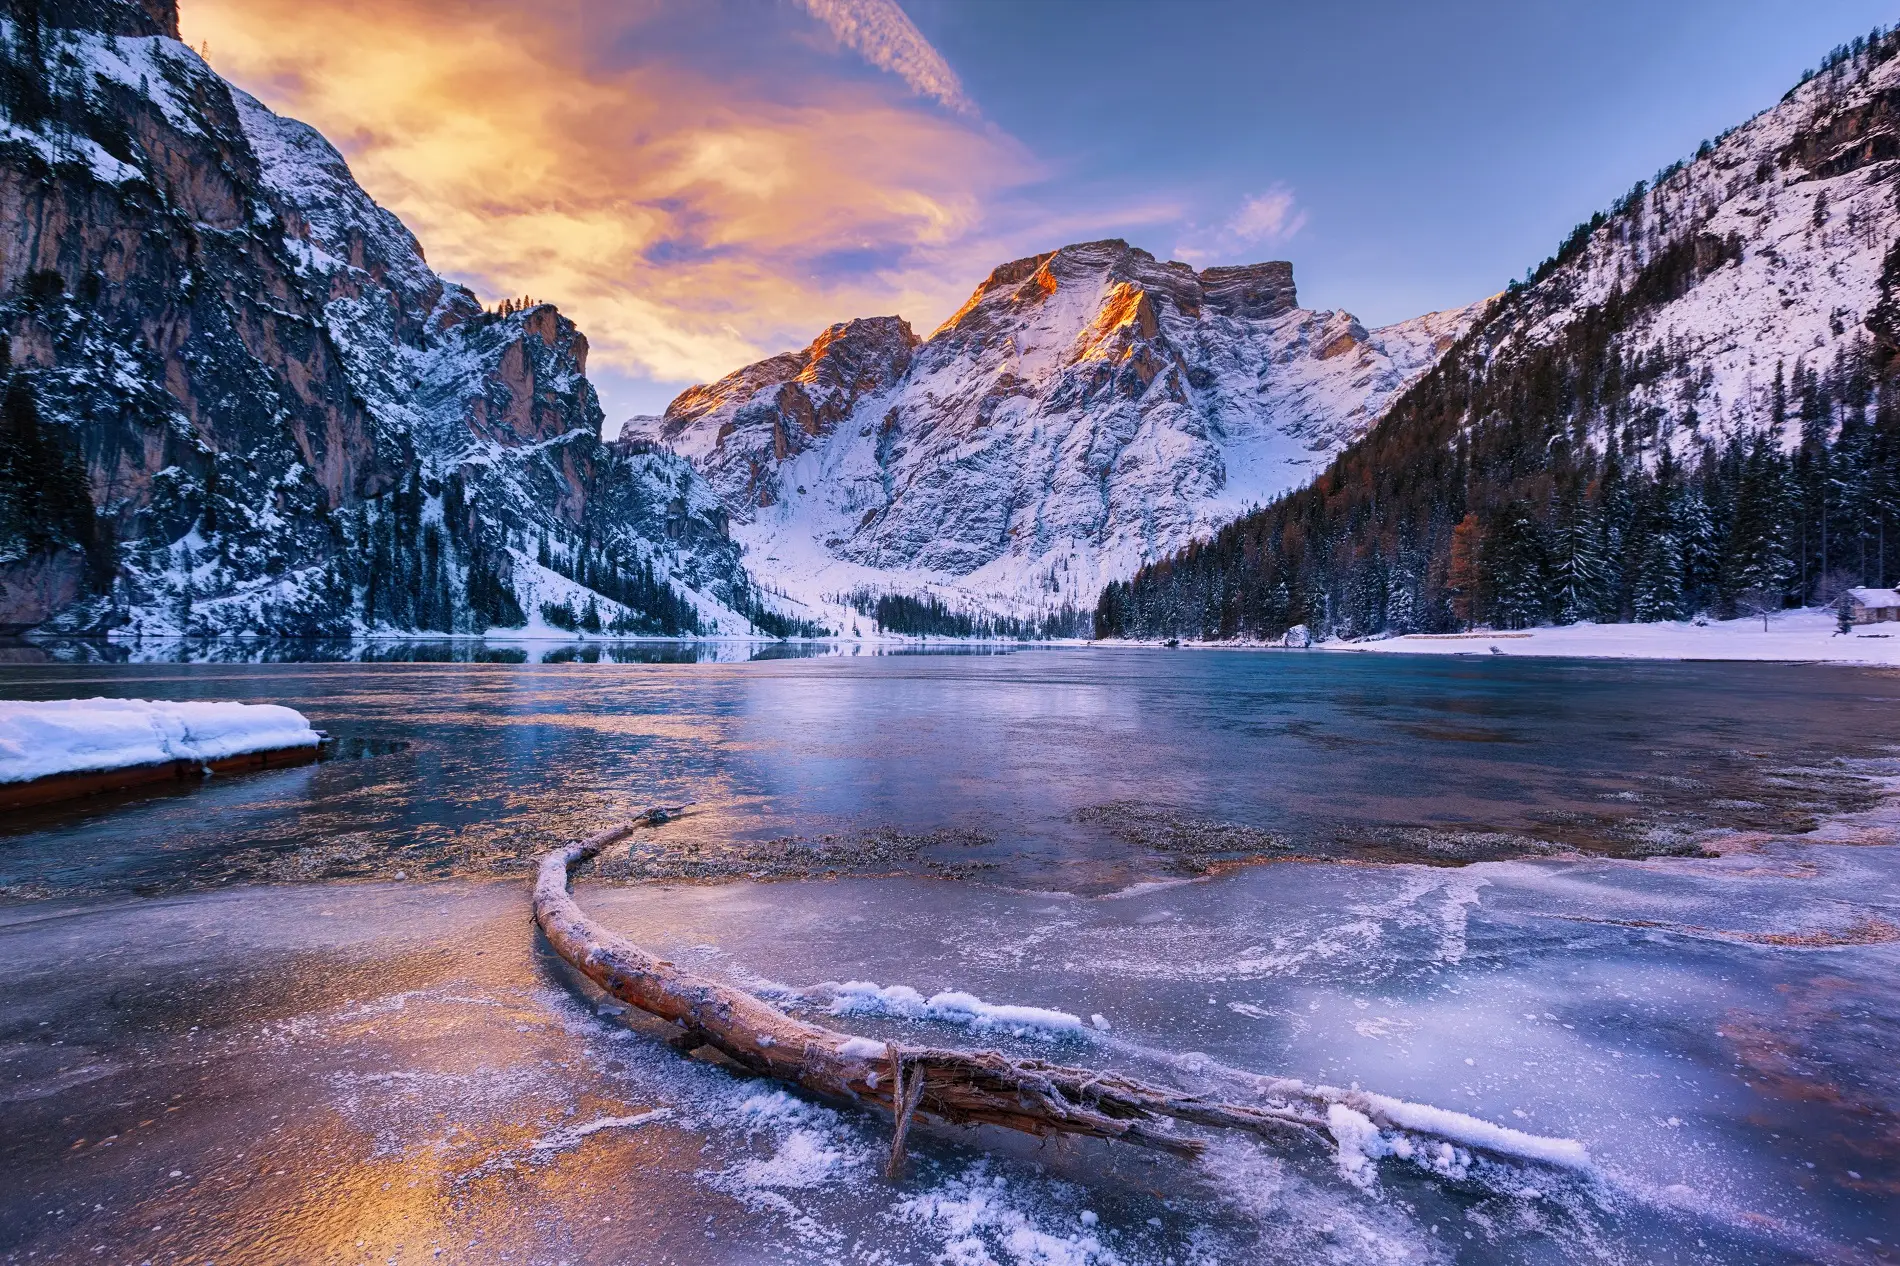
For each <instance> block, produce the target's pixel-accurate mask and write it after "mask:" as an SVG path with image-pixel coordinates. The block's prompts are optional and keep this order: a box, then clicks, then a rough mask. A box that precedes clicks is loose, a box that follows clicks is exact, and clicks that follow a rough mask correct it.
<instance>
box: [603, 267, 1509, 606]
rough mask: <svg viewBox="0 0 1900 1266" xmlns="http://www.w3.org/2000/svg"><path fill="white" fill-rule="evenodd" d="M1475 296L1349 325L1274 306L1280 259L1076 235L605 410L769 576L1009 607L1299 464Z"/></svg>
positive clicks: (1152, 543)
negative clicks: (1392, 319) (657, 402)
mask: <svg viewBox="0 0 1900 1266" xmlns="http://www.w3.org/2000/svg"><path fill="white" fill-rule="evenodd" d="M1473 315H1475V309H1464V310H1460V311H1457V312H1448V313H1440V314H1434V315H1432V316H1428V317H1423V318H1420V319H1418V320H1416V321H1411V322H1406V323H1404V324H1403V325H1397V326H1390V327H1386V328H1384V329H1378V330H1367V329H1366V328H1365V327H1364V326H1362V325H1361V324H1360V323H1359V322H1357V321H1356V320H1354V319H1353V317H1352V316H1351V315H1350V314H1347V313H1344V312H1316V311H1311V310H1308V309H1303V308H1301V307H1299V306H1298V300H1297V296H1296V294H1295V290H1294V284H1293V274H1292V267H1291V265H1289V264H1286V263H1266V264H1255V265H1249V266H1245V267H1235V268H1211V269H1208V270H1206V271H1204V272H1196V271H1195V270H1194V269H1192V268H1190V267H1188V266H1187V265H1185V264H1180V263H1164V262H1161V261H1158V260H1156V259H1155V258H1154V257H1153V256H1151V255H1149V254H1148V253H1147V252H1145V251H1141V250H1137V249H1135V248H1133V247H1130V246H1129V245H1128V244H1127V243H1125V242H1120V241H1108V242H1091V243H1086V244H1082V245H1076V246H1068V247H1064V248H1063V249H1061V250H1058V251H1053V252H1051V253H1049V254H1046V255H1038V256H1034V257H1032V258H1029V259H1021V260H1016V261H1014V262H1012V263H1008V264H1004V265H1003V266H1002V267H1000V268H998V269H996V271H995V272H993V273H991V274H990V276H989V277H988V278H987V279H985V280H984V282H983V283H982V284H981V285H980V286H978V287H977V288H976V291H975V293H973V294H972V295H971V296H970V299H969V301H968V302H967V303H965V304H964V305H963V307H962V308H961V309H959V310H958V312H957V313H956V314H955V315H954V316H952V317H951V318H950V319H949V320H948V321H947V322H945V323H944V325H943V326H942V328H940V329H939V330H937V331H936V332H935V333H933V334H932V335H931V336H930V337H929V338H928V339H924V340H921V341H920V340H919V339H918V338H917V337H916V336H915V335H914V334H913V333H912V332H911V330H910V328H909V327H908V326H907V325H906V324H905V323H904V322H903V321H901V320H899V319H897V318H895V317H882V318H874V319H870V320H860V321H852V322H848V323H845V324H843V325H837V326H833V327H832V328H831V329H829V330H827V331H825V332H824V333H823V334H822V335H820V336H819V338H818V339H817V340H816V341H814V342H813V343H812V345H811V346H810V347H808V348H806V349H805V350H804V351H802V352H795V353H788V354H786V355H782V356H776V357H773V358H772V359H770V360H766V361H761V362H760V363H758V364H756V365H751V366H748V367H747V368H745V369H742V370H740V371H738V372H737V373H735V374H732V375H730V376H729V377H727V378H725V379H723V380H721V381H720V382H718V383H715V384H713V385H711V386H707V387H695V388H693V389H692V390H690V391H688V392H686V393H684V394H683V395H681V396H680V397H679V398H678V399H677V400H675V401H674V402H673V404H672V405H671V406H669V408H668V409H667V411H666V413H665V414H664V415H663V416H662V417H659V418H643V419H635V420H633V422H631V423H630V424H629V426H628V429H627V430H626V431H625V432H624V433H626V434H632V435H641V436H646V437H649V438H652V439H654V440H657V441H659V442H662V443H665V444H667V445H669V446H671V447H672V448H674V449H675V450H676V451H678V452H679V453H680V454H681V455H683V456H685V457H687V458H688V459H689V460H690V461H692V463H693V464H694V465H695V467H697V468H698V469H699V470H700V471H701V472H702V473H703V474H704V475H706V477H707V478H708V479H709V480H710V481H711V483H712V484H713V486H714V487H715V488H717V489H718V491H719V493H720V495H721V496H722V497H723V498H724V500H725V503H726V505H727V507H728V508H729V509H730V510H731V512H732V514H733V517H734V519H735V523H736V526H735V534H736V535H738V536H739V537H740V539H742V540H743V541H745V542H746V544H747V546H748V549H749V554H748V563H749V564H750V565H751V566H752V567H754V568H755V569H756V570H757V571H759V572H760V573H761V574H762V575H764V576H766V577H769V578H770V579H771V580H772V581H773V582H774V583H776V584H778V585H780V586H782V587H783V588H784V589H785V590H786V591H787V592H789V593H791V594H793V595H794V596H796V597H799V598H802V599H804V600H806V601H808V602H813V603H820V602H821V601H822V599H823V598H824V597H825V596H826V595H837V594H842V593H847V592H851V591H854V590H857V589H860V588H867V587H868V588H873V589H879V590H901V589H915V588H919V587H922V586H925V585H932V586H943V587H945V588H947V589H949V590H950V591H951V594H952V596H953V598H956V599H960V600H962V601H966V602H968V603H969V604H971V605H975V606H981V607H985V608H987V609H990V610H993V611H999V612H1003V613H1008V614H1015V615H1032V614H1035V613H1037V612H1047V611H1052V610H1057V609H1060V608H1062V607H1064V606H1081V607H1090V606H1092V605H1093V603H1094V599H1095V595H1096V593H1097V592H1098V591H1099V590H1100V588H1101V585H1102V583H1103V582H1104V581H1105V580H1109V579H1114V578H1119V577H1124V576H1127V575H1129V574H1131V573H1132V572H1133V571H1134V570H1135V569H1136V568H1137V567H1139V566H1140V565H1141V564H1142V563H1143V562H1145V561H1148V560H1151V559H1153V558H1156V557H1159V556H1161V555H1163V554H1165V553H1167V552H1169V551H1172V550H1173V549H1175V548H1178V547H1179V546H1180V545H1182V544H1183V543H1185V542H1186V541H1187V540H1189V539H1190V538H1191V537H1192V536H1193V535H1194V534H1196V533H1197V532H1203V531H1206V530H1208V529H1209V528H1211V527H1212V526H1214V525H1216V524H1218V523H1220V522H1222V521H1224V520H1226V519H1229V518H1232V517H1233V516H1234V515H1236V514H1238V513H1240V512H1242V511H1243V510H1244V509H1245V508H1246V507H1248V506H1249V505H1251V504H1254V503H1257V502H1260V501H1262V500H1264V499H1266V498H1267V497H1270V496H1272V495H1273V494H1275V493H1277V492H1280V491H1282V490H1284V489H1286V488H1288V487H1290V486H1292V485H1293V484H1295V483H1297V482H1299V481H1301V480H1302V479H1304V478H1305V477H1306V476H1307V475H1308V474H1309V473H1310V472H1311V471H1312V470H1313V469H1315V468H1316V467H1317V465H1318V464H1320V463H1323V462H1324V461H1325V460H1326V459H1327V458H1328V457H1330V456H1331V455H1332V453H1334V452H1335V451H1336V450H1337V449H1338V448H1339V447H1340V446H1341V445H1343V444H1345V443H1346V442H1347V441H1349V440H1351V439H1353V438H1354V437H1356V436H1357V435H1359V434H1360V433H1361V432H1362V431H1364V429H1365V428H1366V427H1367V426H1368V425H1369V424H1370V423H1371V421H1372V419H1373V418H1375V417H1376V416H1377V415H1378V413H1379V411H1380V409H1381V408H1382V406H1383V405H1384V403H1385V402H1386V401H1387V400H1389V399H1390V398H1391V397H1392V396H1393V395H1394V394H1396V393H1397V392H1398V391H1400V390H1401V389H1403V388H1404V387H1405V386H1406V385H1407V384H1409V383H1410V382H1411V381H1412V380H1413V379H1414V378H1415V377H1416V376H1417V375H1418V374H1419V373H1420V372H1422V371H1423V370H1424V369H1425V368H1426V367H1428V366H1429V365H1430V364H1431V362H1432V361H1433V360H1434V359H1435V357H1436V356H1437V355H1438V353H1439V352H1441V351H1442V350H1443V349H1444V348H1445V347H1448V346H1449V345H1450V344H1451V342H1452V341H1453V340H1454V339H1456V338H1457V337H1458V336H1459V335H1460V334H1462V333H1463V331H1464V329H1465V327H1466V325H1467V324H1468V322H1469V321H1470V319H1471V318H1472V316H1473Z"/></svg>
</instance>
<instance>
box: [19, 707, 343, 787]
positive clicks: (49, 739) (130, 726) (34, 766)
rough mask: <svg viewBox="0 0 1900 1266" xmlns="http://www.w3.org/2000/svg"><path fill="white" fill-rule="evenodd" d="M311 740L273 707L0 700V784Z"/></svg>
mask: <svg viewBox="0 0 1900 1266" xmlns="http://www.w3.org/2000/svg"><path fill="white" fill-rule="evenodd" d="M319 741H320V736H319V735H318V734H317V732H316V731H315V730H313V729H311V728H310V723H309V722H308V721H306V720H305V719H304V716H303V714H302V713H301V712H298V711H296V710H295V709H293V708H286V707H282V706H280V705H277V704H268V703H261V704H260V703H154V702H149V701H147V700H144V699H106V698H99V699H62V700H56V701H53V702H45V703H31V702H22V701H20V700H13V699H6V700H0V782H23V781H26V780H27V779H31V778H44V777H46V776H47V775H49V774H68V773H81V772H86V771H91V770H106V769H124V768H127V767H128V766H132V765H152V764H158V763H160V762H163V761H173V760H191V761H213V760H222V759H223V758H225V757H227V756H241V755H243V754H245V753H246V752H268V751H275V750H277V749H280V748H285V747H315V746H316V745H317V743H318V742H319Z"/></svg>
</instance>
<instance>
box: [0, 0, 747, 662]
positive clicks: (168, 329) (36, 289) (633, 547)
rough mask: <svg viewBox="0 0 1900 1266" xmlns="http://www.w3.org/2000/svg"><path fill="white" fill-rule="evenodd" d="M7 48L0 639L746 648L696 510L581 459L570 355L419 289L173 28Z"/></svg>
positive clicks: (73, 27)
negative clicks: (320, 639) (295, 639)
mask: <svg viewBox="0 0 1900 1266" xmlns="http://www.w3.org/2000/svg"><path fill="white" fill-rule="evenodd" d="M24 12H26V13H28V14H31V13H32V10H31V9H28V10H25V11H24ZM56 23H57V24H56ZM4 37H5V58H4V63H5V64H4V68H3V69H4V80H5V84H4V88H5V91H4V100H3V101H0V106H4V109H5V116H4V120H0V328H3V329H4V331H5V335H6V340H7V347H8V353H9V354H8V356H7V358H6V360H5V364H4V365H3V366H0V368H4V369H5V371H6V373H7V375H8V380H7V389H6V406H5V418H4V425H5V427H6V429H7V432H8V438H9V444H8V449H9V451H10V452H12V453H13V454H15V456H14V457H12V458H9V459H7V460H5V461H3V462H0V625H12V626H15V627H19V626H31V625H39V626H41V627H45V628H51V629H63V630H72V631H101V630H108V629H117V630H122V631H125V632H136V633H152V634H162V633H172V632H185V631H193V632H255V633H263V634H299V635H334V634H346V633H351V632H359V631H364V630H373V629H404V630H413V629H438V630H445V631H458V632H460V631H478V630H480V629H482V628H484V627H488V626H494V625H504V626H515V625H520V624H522V623H524V622H526V623H530V624H534V623H538V622H539V621H540V620H541V619H542V614H543V611H544V609H546V610H548V611H551V612H553V613H554V615H553V618H554V619H556V621H557V622H567V621H570V620H571V621H573V622H578V621H579V620H581V619H582V618H586V619H588V620H589V621H590V622H591V621H592V620H593V619H596V618H597V619H599V620H600V621H601V622H602V623H603V624H605V625H612V624H613V623H614V622H615V620H616V619H618V621H619V626H620V627H621V628H622V629H623V630H627V631H642V632H679V631H690V630H692V629H694V628H700V629H708V630H709V629H711V628H712V627H713V626H714V625H715V624H716V625H717V626H718V627H719V628H720V629H721V630H723V631H731V632H738V631H745V630H746V629H747V628H748V622H747V620H746V618H745V617H744V616H743V615H741V614H739V612H740V611H753V610H756V607H755V603H756V599H755V597H754V594H753V591H752V589H751V587H750V584H749V581H748V579H747V577H746V575H745V573H744V571H743V569H742V568H741V566H740V564H739V561H738V557H737V547H736V546H735V545H734V543H733V542H732V541H731V540H730V539H729V537H728V535H727V533H726V516H725V511H724V509H723V507H722V506H721V504H720V502H719V501H718V499H717V497H716V496H715V495H713V494H712V493H711V491H710V490H709V489H708V487H707V485H706V484H705V483H704V481H702V480H701V479H699V477H698V476H697V475H696V474H695V473H694V472H693V471H692V469H691V468H690V467H689V466H688V465H687V464H686V463H684V462H683V461H680V460H678V459H677V458H674V457H671V456H669V455H667V454H664V453H661V452H656V451H651V450H649V449H643V448H642V447H641V446H638V445H619V446H609V445H605V444H603V443H602V442H601V441H600V438H599V426H600V422H601V413H600V406H599V403H598V400H597V399H596V397H595V394H594V390H593V387H592V386H591V385H590V384H589V383H588V381H587V378H586V373H585V370H586V355H587V343H586V339H585V338H584V337H583V336H582V335H581V333H580V332H579V331H578V330H577V329H576V328H575V327H574V325H573V323H572V322H571V321H569V320H568V319H567V318H565V317H563V316H561V315H560V314H559V312H558V311H556V309H555V308H554V307H553V306H551V305H548V304H528V303H523V304H511V305H508V306H506V307H505V308H504V309H502V310H500V311H497V312H488V311H484V309H483V307H482V305H481V304H480V303H479V302H478V301H477V300H476V298H475V297H474V295H472V294H471V293H470V292H469V291H468V290H466V289H465V288H463V287H460V286H456V285H453V284H450V283H446V282H444V281H443V280H442V279H441V278H440V277H438V276H436V274H435V273H434V272H433V271H432V270H431V269H430V268H429V266H428V264H427V262H426V261H425V259H424V257H423V253H422V249H421V247H420V246H419V245H418V244H417V242H416V240H415V238H414V237H413V236H412V235H411V234H410V233H409V232H408V230H407V229H406V228H404V226H403V225H402V223H401V222H400V221H399V220H397V219H396V217H395V216H393V215H391V214H390V213H389V212H387V211H386V210H384V209H383V208H381V207H379V206H378V205H377V204H376V203H375V202H374V201H373V200H372V199H370V197H369V196H368V195H367V194H366V193H364V191H363V190H362V189H361V188H360V187H358V186H357V184H356V183H355V181H354V180H353V179H352V177H351V175H350V172H349V168H348V165H347V164H346V163H345V161H344V160H343V158H342V156H341V155H340V154H338V153H337V151H336V150H335V149H334V148H333V147H332V146H330V145H329V143H328V142H326V141H325V140H324V139H323V138H322V137H321V136H320V135H318V134H317V133H316V132H315V131H314V130H313V129H311V128H309V127H307V126H305V125H303V124H301V123H297V122H295V121H292V120H288V119H283V118H280V117H278V116H277V115H275V114H273V113H272V112H271V111H270V110H268V109H267V108H265V107H264V106H263V105H262V104H260V103H259V102H257V101H255V100H254V99H252V98H250V97H248V96H247V95H245V94H244V93H242V92H240V91H238V90H236V89H234V88H232V87H230V86H229V85H227V84H226V83H225V82H224V81H223V80H222V79H221V78H219V77H218V75H217V74H216V73H215V72H213V71H212V70H211V69H210V68H209V67H208V66H206V65H205V63H204V62H203V61H202V60H201V59H200V58H199V57H198V55H197V54H196V53H194V52H193V51H192V50H191V49H189V48H187V47H186V46H185V45H184V44H182V43H180V42H179V40H178V32H177V18H176V11H175V7H174V6H173V4H172V3H170V0H141V2H140V3H137V4H134V3H130V2H129V0H93V2H92V3H90V4H75V5H68V6H60V7H59V12H58V16H57V17H50V16H49V17H47V18H44V19H29V18H22V17H16V18H13V19H10V20H8V21H6V22H5V23H4ZM19 454H25V456H19ZM49 471H50V472H53V475H54V476H56V477H54V478H51V479H50V480H49V479H48V478H47V477H46V476H47V472H49ZM74 477H76V479H75V478H74ZM45 487H55V488H57V489H63V490H64V491H61V492H59V493H58V494H57V495H56V496H55V495H53V494H48V493H46V492H44V491H42V489H43V488H45ZM75 489H77V491H76V492H75ZM49 498H50V500H49ZM49 508H50V509H52V510H55V511H57V513H53V514H50V515H49V514H48V513H46V511H47V510H48V509H49ZM590 606H591V609H592V614H591V615H587V614H586V613H587V612H588V610H589V608H590Z"/></svg>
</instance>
